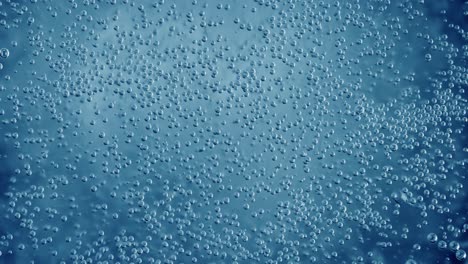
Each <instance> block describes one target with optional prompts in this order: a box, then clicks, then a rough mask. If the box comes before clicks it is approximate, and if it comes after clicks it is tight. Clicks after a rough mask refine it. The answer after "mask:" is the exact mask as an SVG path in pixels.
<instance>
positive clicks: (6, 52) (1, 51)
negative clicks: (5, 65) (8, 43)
mask: <svg viewBox="0 0 468 264" xmlns="http://www.w3.org/2000/svg"><path fill="white" fill-rule="evenodd" d="M9 56H10V51H9V50H8V49H7V48H1V49H0V57H2V58H4V59H6V58H8V57H9Z"/></svg>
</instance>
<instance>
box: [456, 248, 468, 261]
mask: <svg viewBox="0 0 468 264" xmlns="http://www.w3.org/2000/svg"><path fill="white" fill-rule="evenodd" d="M455 257H456V258H457V259H458V260H460V261H463V260H465V259H466V252H465V251H464V250H463V249H459V250H457V252H455Z"/></svg>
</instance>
